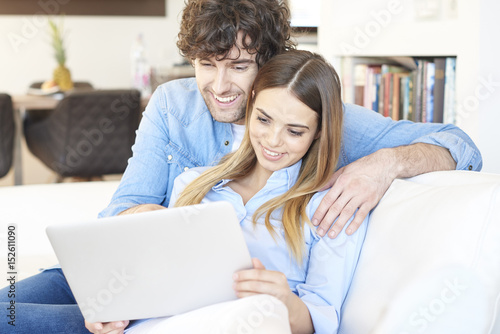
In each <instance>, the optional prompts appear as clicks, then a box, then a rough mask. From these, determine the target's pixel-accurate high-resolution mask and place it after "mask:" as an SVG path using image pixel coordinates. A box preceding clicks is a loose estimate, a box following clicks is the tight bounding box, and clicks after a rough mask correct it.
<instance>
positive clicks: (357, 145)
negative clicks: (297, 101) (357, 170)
mask: <svg viewBox="0 0 500 334" xmlns="http://www.w3.org/2000/svg"><path fill="white" fill-rule="evenodd" d="M416 143H425V144H432V145H438V146H441V147H444V148H446V149H448V150H449V151H450V154H451V156H452V157H453V159H454V160H455V162H456V163H457V166H456V169H457V170H474V171H479V170H481V168H482V165H483V163H482V157H481V153H480V152H479V149H478V148H477V147H476V145H475V144H474V142H473V141H472V139H471V138H470V137H469V136H468V135H467V134H466V133H465V132H464V131H462V130H461V129H460V128H458V127H457V126H455V125H452V124H441V123H415V122H410V121H393V120H392V119H390V118H388V117H383V116H382V115H380V114H379V113H376V112H374V111H372V110H369V109H366V108H363V107H360V106H357V105H353V104H344V132H343V138H342V151H341V156H340V164H341V165H340V167H342V166H345V165H348V164H350V163H351V162H354V161H356V160H358V159H359V158H361V157H364V156H366V155H369V154H371V153H374V152H376V151H378V150H380V149H382V148H389V147H397V146H403V145H410V144H416Z"/></svg>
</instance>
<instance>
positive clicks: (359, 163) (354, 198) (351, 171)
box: [312, 152, 395, 238]
mask: <svg viewBox="0 0 500 334" xmlns="http://www.w3.org/2000/svg"><path fill="white" fill-rule="evenodd" d="M394 178H395V176H394V174H393V171H391V170H390V167H389V168H388V166H387V165H386V164H384V162H383V161H380V157H379V156H378V155H377V152H375V153H373V154H371V155H368V156H366V157H363V158H361V159H359V160H356V161H355V162H353V163H351V164H349V165H347V166H345V167H342V168H340V169H339V170H338V171H336V172H335V173H334V174H333V176H332V178H331V179H330V181H329V182H328V185H327V186H325V187H324V188H323V189H322V190H325V189H328V188H329V187H331V189H330V190H329V191H328V193H327V194H326V195H325V197H324V198H323V200H322V201H321V203H320V205H319V206H318V209H317V210H316V212H315V213H314V216H313V219H312V223H313V224H314V225H319V227H318V229H317V233H318V235H320V236H324V235H325V233H326V231H328V229H329V228H330V226H331V225H332V223H333V222H334V221H335V219H336V218H337V217H338V219H337V221H336V222H335V224H334V225H333V227H332V228H331V230H330V231H329V232H328V236H329V237H330V238H335V237H336V236H337V235H338V234H339V233H340V231H342V229H343V228H344V226H345V224H346V223H347V221H348V220H349V219H350V218H351V217H352V215H353V214H354V213H355V212H356V210H357V212H356V216H355V217H354V219H353V220H352V221H351V223H350V224H349V226H348V228H347V230H346V233H347V234H348V235H351V234H352V233H354V232H355V231H356V230H357V229H358V228H359V226H360V225H361V223H362V222H363V221H364V219H365V218H366V216H367V215H368V213H369V212H370V211H371V210H372V209H373V208H374V207H375V206H376V205H377V204H378V202H379V201H380V199H381V198H382V196H384V194H385V192H386V191H387V189H388V188H389V186H390V185H391V183H392V181H393V180H394Z"/></svg>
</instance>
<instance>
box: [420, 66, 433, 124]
mask: <svg viewBox="0 0 500 334" xmlns="http://www.w3.org/2000/svg"><path fill="white" fill-rule="evenodd" d="M435 66H436V65H435V64H434V62H431V61H429V62H427V63H426V70H425V75H426V80H425V83H426V86H425V97H426V99H425V101H422V104H425V106H426V108H425V109H426V110H425V119H423V120H422V122H426V123H432V122H433V121H434V75H435V69H436V67H435Z"/></svg>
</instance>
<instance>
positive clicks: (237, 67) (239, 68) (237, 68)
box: [234, 66, 248, 71]
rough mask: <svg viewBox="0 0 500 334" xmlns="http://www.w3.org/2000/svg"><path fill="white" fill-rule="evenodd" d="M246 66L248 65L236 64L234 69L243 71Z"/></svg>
mask: <svg viewBox="0 0 500 334" xmlns="http://www.w3.org/2000/svg"><path fill="white" fill-rule="evenodd" d="M247 68H248V66H236V67H235V68H234V69H235V70H237V71H245V70H246V69H247Z"/></svg>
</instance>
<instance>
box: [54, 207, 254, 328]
mask: <svg viewBox="0 0 500 334" xmlns="http://www.w3.org/2000/svg"><path fill="white" fill-rule="evenodd" d="M46 232H47V235H48V237H49V240H50V242H51V244H52V247H53V248H54V251H55V253H56V256H57V258H58V260H59V263H60V265H61V267H62V270H63V273H64V275H65V276H66V279H67V281H68V283H69V286H70V288H71V290H72V292H73V294H74V296H75V298H76V301H77V303H78V306H79V307H80V309H81V311H82V313H83V316H84V317H85V319H86V320H87V321H89V322H108V321H117V320H134V319H143V318H153V317H161V316H168V315H175V314H179V313H183V312H187V311H190V310H194V309H197V308H200V307H203V306H207V305H211V304H214V303H219V302H224V301H228V300H233V299H236V298H237V297H236V295H235V293H234V290H233V289H232V285H233V280H232V275H233V273H234V272H236V271H239V270H243V269H249V268H252V262H251V258H250V254H249V252H248V248H247V246H246V243H245V240H244V237H243V233H242V231H241V228H240V225H239V221H238V219H237V217H236V213H235V211H234V208H233V207H232V205H231V204H229V203H227V202H213V203H208V204H198V205H193V206H188V207H180V208H171V209H166V210H157V211H151V212H144V213H137V214H131V215H124V216H116V217H110V218H102V219H95V220H92V221H84V222H80V223H72V224H62V225H61V224H59V225H52V226H49V227H47V230H46Z"/></svg>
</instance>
